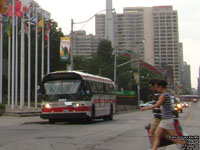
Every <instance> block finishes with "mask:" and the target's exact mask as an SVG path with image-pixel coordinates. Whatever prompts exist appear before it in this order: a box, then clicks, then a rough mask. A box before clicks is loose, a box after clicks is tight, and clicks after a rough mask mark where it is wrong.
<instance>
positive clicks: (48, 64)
mask: <svg viewBox="0 0 200 150" xmlns="http://www.w3.org/2000/svg"><path fill="white" fill-rule="evenodd" d="M48 23H49V24H48V26H49V27H48V28H49V29H48V33H47V34H48V35H47V36H48V39H47V73H48V74H49V73H50V22H48Z"/></svg>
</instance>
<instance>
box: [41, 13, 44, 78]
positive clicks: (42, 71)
mask: <svg viewBox="0 0 200 150" xmlns="http://www.w3.org/2000/svg"><path fill="white" fill-rule="evenodd" d="M41 69H42V70H41V78H42V79H43V76H44V11H43V10H42V67H41Z"/></svg>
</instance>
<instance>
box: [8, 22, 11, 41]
mask: <svg viewBox="0 0 200 150" xmlns="http://www.w3.org/2000/svg"><path fill="white" fill-rule="evenodd" d="M11 25H12V18H10V19H9V24H8V36H9V37H10V36H11Z"/></svg>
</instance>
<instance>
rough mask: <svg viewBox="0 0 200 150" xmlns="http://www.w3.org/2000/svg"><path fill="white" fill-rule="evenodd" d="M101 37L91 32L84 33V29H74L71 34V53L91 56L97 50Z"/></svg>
mask: <svg viewBox="0 0 200 150" xmlns="http://www.w3.org/2000/svg"><path fill="white" fill-rule="evenodd" d="M100 40H101V38H100V37H98V36H95V35H92V34H89V35H86V32H85V31H75V32H74V34H73V55H74V56H87V57H89V56H91V55H92V54H93V53H96V52H97V48H98V45H99V42H100Z"/></svg>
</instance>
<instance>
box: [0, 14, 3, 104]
mask: <svg viewBox="0 0 200 150" xmlns="http://www.w3.org/2000/svg"><path fill="white" fill-rule="evenodd" d="M0 17H1V16H0ZM0 19H1V20H0V25H1V27H0V28H1V29H0V31H1V35H0V43H1V46H0V104H2V102H3V101H2V82H3V17H1V18H0Z"/></svg>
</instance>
